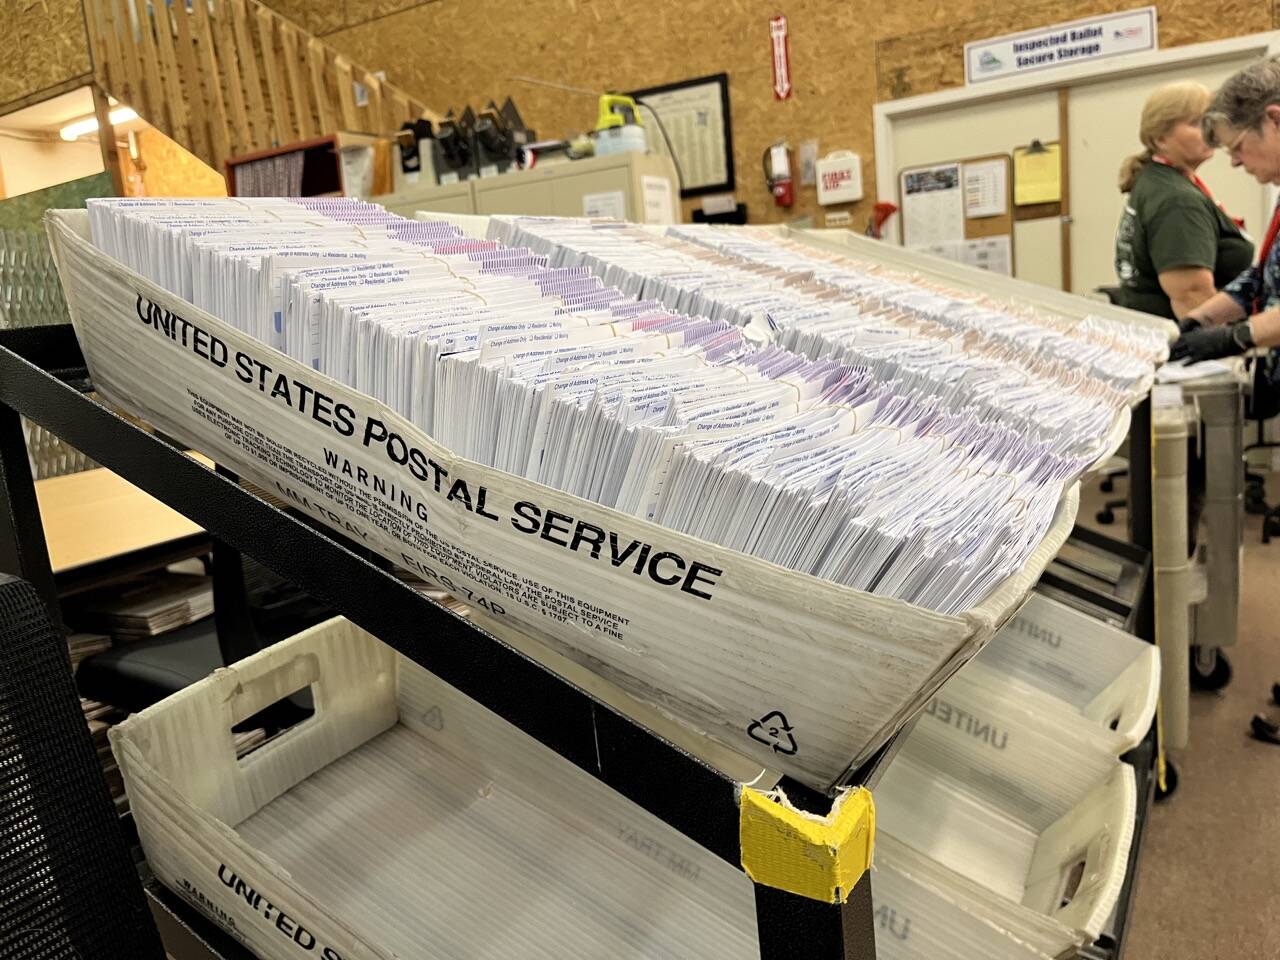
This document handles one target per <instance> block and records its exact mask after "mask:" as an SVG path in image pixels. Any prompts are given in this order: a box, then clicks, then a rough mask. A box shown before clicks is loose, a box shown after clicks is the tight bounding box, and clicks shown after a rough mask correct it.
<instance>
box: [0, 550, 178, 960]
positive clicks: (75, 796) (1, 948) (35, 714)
mask: <svg viewBox="0 0 1280 960" xmlns="http://www.w3.org/2000/svg"><path fill="white" fill-rule="evenodd" d="M0 651H3V654H2V656H3V658H4V665H3V669H0V729H2V730H4V736H3V737H0V956H2V957H6V958H13V960H18V958H27V960H35V958H44V957H86V958H87V957H93V958H94V960H164V958H165V950H164V945H163V944H162V943H161V941H160V935H159V932H158V931H157V930H156V925H155V922H154V921H153V920H152V917H151V913H150V911H149V910H148V909H147V901H146V898H145V896H144V894H143V889H142V882H141V880H140V879H139V877H138V872H137V869H136V867H135V866H134V862H133V858H132V857H131V856H130V852H129V848H128V846H127V844H126V841H125V836H124V833H123V831H122V830H121V828H120V821H119V818H118V816H117V814H116V810H115V806H114V805H113V804H112V802H111V798H110V796H109V795H108V793H107V788H106V784H105V783H104V782H103V779H102V768H101V766H100V765H99V762H98V756H97V750H96V749H95V747H94V744H93V741H92V739H91V738H90V735H89V730H88V728H87V727H86V726H85V722H84V714H83V713H82V712H81V710H80V704H79V703H78V701H77V698H76V691H75V685H74V684H73V683H72V680H71V669H70V665H69V664H68V662H67V647H66V641H65V640H64V638H63V636H62V632H61V630H59V629H58V628H57V627H55V626H54V624H52V623H51V622H50V621H49V616H48V611H47V609H46V608H45V606H44V603H43V601H42V600H41V598H40V595H39V594H37V593H36V591H35V589H34V588H33V587H32V586H31V585H30V584H29V583H27V582H26V581H23V580H18V579H16V578H14V577H10V576H7V575H3V574H0Z"/></svg>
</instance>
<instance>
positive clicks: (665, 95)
mask: <svg viewBox="0 0 1280 960" xmlns="http://www.w3.org/2000/svg"><path fill="white" fill-rule="evenodd" d="M630 96H632V97H634V98H635V100H636V102H637V103H639V104H640V105H641V107H642V108H645V107H647V108H648V109H647V110H645V109H641V111H640V118H641V120H642V121H643V122H644V123H645V124H647V125H656V126H657V127H658V129H657V130H652V131H651V132H650V135H649V143H650V146H651V147H655V146H656V145H657V144H662V147H661V148H660V149H663V150H664V152H667V153H670V154H671V157H672V159H673V160H675V164H676V169H677V170H678V171H679V174H680V196H682V197H697V196H700V195H702V194H705V193H726V192H728V191H731V190H733V124H732V122H731V119H730V116H729V75H728V74H727V73H717V74H714V75H712V76H709V77H697V78H696V79H693V80H681V81H680V82H679V83H667V84H663V85H661V86H657V87H646V88H645V89H643V90H633V91H632V92H631V94H630ZM655 116H656V117H657V120H656V121H655V120H654V117H655Z"/></svg>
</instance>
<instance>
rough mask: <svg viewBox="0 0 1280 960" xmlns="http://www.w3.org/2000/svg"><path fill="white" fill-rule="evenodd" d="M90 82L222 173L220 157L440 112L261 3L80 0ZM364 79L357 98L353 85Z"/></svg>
mask: <svg viewBox="0 0 1280 960" xmlns="http://www.w3.org/2000/svg"><path fill="white" fill-rule="evenodd" d="M84 9H85V20H86V22H87V23H88V25H89V43H90V49H91V52H92V56H93V73H94V80H95V82H96V84H97V85H98V86H99V87H100V88H101V89H103V90H104V91H106V92H107V93H109V94H110V95H112V96H113V97H115V98H116V99H117V100H119V101H120V102H121V103H123V104H125V105H127V106H130V107H132V108H133V109H134V110H136V111H137V113H138V115H139V116H140V117H142V118H143V119H144V120H146V121H147V122H148V123H150V124H151V125H152V126H154V127H157V128H159V129H160V130H162V131H163V132H164V133H165V134H166V135H167V136H169V137H170V138H172V139H173V140H176V141H177V142H178V143H180V144H182V146H184V147H185V148H186V149H187V150H189V151H191V153H193V154H195V155H196V156H197V157H199V158H200V159H202V160H204V161H205V162H206V163H208V164H209V165H210V166H212V167H213V168H214V169H215V170H217V171H219V172H222V171H223V169H224V164H225V162H226V159H227V158H228V157H230V156H235V155H238V154H242V153H249V152H252V151H255V150H264V149H268V148H270V147H274V146H277V145H280V144H287V143H292V142H294V141H297V140H304V139H307V138H310V137H314V136H318V135H322V134H327V133H333V132H335V131H337V130H354V131H359V132H362V133H374V134H385V133H391V132H394V131H396V130H398V129H399V128H400V125H401V124H402V123H403V122H404V121H406V120H412V119H416V118H418V117H426V118H428V119H432V120H435V119H438V117H437V116H436V115H435V114H434V113H432V111H430V110H428V109H427V107H426V105H425V104H423V103H422V102H421V101H420V100H417V99H415V98H413V97H411V96H409V95H408V94H407V93H405V92H404V91H403V90H401V89H400V88H399V87H395V86H393V85H392V84H389V83H384V82H382V81H380V80H379V79H378V78H377V77H375V76H374V75H373V74H372V73H370V72H369V71H368V70H366V69H364V68H363V67H360V66H357V65H355V64H353V63H352V62H351V61H350V60H348V59H347V58H346V57H344V56H342V55H341V54H338V53H337V52H335V51H334V50H332V49H331V48H330V47H329V46H328V45H326V44H325V43H323V42H322V41H320V40H318V39H317V38H315V37H313V36H311V35H309V34H308V33H307V32H306V31H304V30H303V29H302V28H301V27H298V26H297V25H296V24H294V23H292V22H290V21H289V20H286V19H285V18H284V17H281V16H280V15H279V14H277V13H275V12H274V11H272V10H270V9H268V8H267V7H265V6H263V5H262V4H261V3H259V2H258V0H173V2H172V3H167V2H165V0H84ZM357 81H358V82H359V83H361V84H363V85H364V87H365V89H366V91H367V97H366V98H364V99H365V102H364V103H361V104H359V105H357V98H356V88H355V83H356V82H357Z"/></svg>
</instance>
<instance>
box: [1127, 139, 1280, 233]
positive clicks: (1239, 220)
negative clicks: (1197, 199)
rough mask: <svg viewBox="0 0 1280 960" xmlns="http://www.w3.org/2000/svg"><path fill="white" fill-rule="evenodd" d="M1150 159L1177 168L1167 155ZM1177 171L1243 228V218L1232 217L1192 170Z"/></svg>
mask: <svg viewBox="0 0 1280 960" xmlns="http://www.w3.org/2000/svg"><path fill="white" fill-rule="evenodd" d="M1151 159H1152V160H1154V161H1155V162H1156V163H1159V164H1163V165H1164V166H1166V167H1170V168H1172V169H1175V170H1176V169H1177V167H1174V166H1173V164H1172V163H1170V162H1169V158H1168V157H1162V156H1159V155H1158V154H1157V155H1156V156H1153V157H1152V158H1151ZM1179 172H1180V173H1182V174H1184V175H1185V176H1186V178H1187V179H1188V180H1190V181H1191V182H1192V183H1194V184H1195V185H1196V187H1197V189H1199V191H1200V192H1201V193H1203V194H1204V195H1205V196H1206V197H1208V198H1209V200H1210V202H1211V203H1212V204H1213V205H1214V206H1215V207H1217V208H1218V209H1219V210H1221V211H1222V212H1223V214H1224V215H1226V216H1227V217H1228V218H1229V219H1230V220H1231V222H1232V223H1234V224H1235V225H1236V226H1237V227H1239V228H1240V229H1241V230H1243V229H1244V218H1242V217H1233V216H1231V214H1229V213H1227V211H1226V210H1225V209H1224V208H1223V206H1222V204H1220V203H1218V201H1217V200H1214V199H1213V194H1212V193H1211V192H1210V191H1209V185H1208V184H1207V183H1205V182H1204V181H1203V180H1201V179H1200V178H1199V177H1198V176H1196V175H1195V174H1194V173H1193V172H1191V171H1189V170H1182V171H1179ZM1271 236H1272V239H1274V234H1272V235H1271Z"/></svg>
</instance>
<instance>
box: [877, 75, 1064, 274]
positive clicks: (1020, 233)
mask: <svg viewBox="0 0 1280 960" xmlns="http://www.w3.org/2000/svg"><path fill="white" fill-rule="evenodd" d="M1057 139H1058V94H1057V92H1056V91H1053V90H1047V91H1041V92H1034V93H1029V94H1026V95H1024V96H1016V97H1010V98H1008V99H1001V100H993V101H991V102H989V103H979V104H973V105H969V104H960V105H957V106H955V107H952V108H949V109H941V110H937V111H934V112H930V113H927V114H922V115H919V116H913V117H904V118H902V119H900V120H898V121H896V122H895V123H894V124H893V140H894V161H895V163H896V164H897V167H898V170H902V169H903V168H905V167H917V166H922V165H924V164H930V163H942V162H945V161H948V160H962V159H964V158H966V157H981V156H984V155H986V154H992V153H1012V152H1013V148H1014V147H1019V146H1026V145H1027V144H1029V143H1030V142H1031V141H1032V140H1041V141H1043V142H1045V143H1049V142H1052V141H1055V140H1057ZM899 219H900V218H899ZM900 236H901V234H899V237H900ZM1013 249H1014V266H1015V276H1017V277H1018V278H1019V279H1020V280H1030V281H1032V282H1033V283H1040V284H1044V285H1045V286H1049V287H1054V288H1055V289H1059V290H1060V289H1062V228H1061V225H1060V223H1059V221H1058V219H1057V218H1056V217H1050V218H1046V219H1043V220H1023V221H1021V222H1020V223H1015V224H1014V228H1013Z"/></svg>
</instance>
